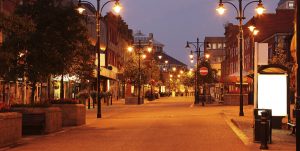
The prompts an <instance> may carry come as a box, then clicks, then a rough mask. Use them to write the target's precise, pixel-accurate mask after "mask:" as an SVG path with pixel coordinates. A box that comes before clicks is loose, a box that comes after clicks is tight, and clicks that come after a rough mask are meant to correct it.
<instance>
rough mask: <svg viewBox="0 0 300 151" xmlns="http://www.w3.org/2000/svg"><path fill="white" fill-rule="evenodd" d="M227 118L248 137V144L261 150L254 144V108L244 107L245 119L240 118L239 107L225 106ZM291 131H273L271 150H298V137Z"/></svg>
mask: <svg viewBox="0 0 300 151" xmlns="http://www.w3.org/2000/svg"><path fill="white" fill-rule="evenodd" d="M222 112H223V113H224V114H225V116H226V118H228V119H229V120H230V121H231V122H232V123H233V124H234V125H235V126H236V127H237V128H238V129H240V130H241V132H242V133H244V135H245V136H246V137H247V138H246V139H247V140H248V143H250V144H254V145H255V146H257V148H259V146H260V144H259V143H253V130H254V129H253V124H254V119H253V106H251V105H248V106H244V115H245V116H243V117H240V116H239V114H238V113H239V107H238V106H224V110H223V111H222ZM290 134H291V130H286V129H279V130H278V129H272V144H268V147H269V150H284V151H294V150H296V137H295V135H290Z"/></svg>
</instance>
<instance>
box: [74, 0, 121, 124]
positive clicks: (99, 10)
mask: <svg viewBox="0 0 300 151" xmlns="http://www.w3.org/2000/svg"><path fill="white" fill-rule="evenodd" d="M110 2H115V6H114V10H115V12H116V13H119V12H120V10H121V6H120V3H119V0H109V1H107V2H105V3H104V4H103V5H102V7H101V6H100V5H101V0H97V7H95V6H94V5H93V4H92V3H91V2H89V1H82V0H79V1H78V8H77V11H78V12H79V13H80V14H82V13H83V12H84V11H85V8H84V7H82V4H86V5H89V6H91V7H92V8H93V9H94V10H96V12H95V18H96V32H97V41H96V50H97V118H101V116H102V115H101V102H100V99H101V98H100V83H101V82H100V19H101V13H102V11H103V8H104V7H105V6H106V5H107V4H108V3H110Z"/></svg>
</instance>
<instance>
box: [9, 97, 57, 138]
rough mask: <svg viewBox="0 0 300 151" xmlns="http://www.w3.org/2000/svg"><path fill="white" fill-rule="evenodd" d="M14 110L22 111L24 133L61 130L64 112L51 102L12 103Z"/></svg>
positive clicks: (44, 132) (45, 132)
mask: <svg viewBox="0 0 300 151" xmlns="http://www.w3.org/2000/svg"><path fill="white" fill-rule="evenodd" d="M11 107H12V110H13V111H16V112H20V113H22V133H23V134H24V135H27V134H48V133H52V132H56V131H59V130H61V128H62V114H61V110H60V108H58V107H52V106H51V104H50V103H49V102H35V103H33V104H12V105H11Z"/></svg>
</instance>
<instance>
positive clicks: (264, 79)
mask: <svg viewBox="0 0 300 151" xmlns="http://www.w3.org/2000/svg"><path fill="white" fill-rule="evenodd" d="M258 108H259V109H272V116H286V115H287V75H286V74H258Z"/></svg>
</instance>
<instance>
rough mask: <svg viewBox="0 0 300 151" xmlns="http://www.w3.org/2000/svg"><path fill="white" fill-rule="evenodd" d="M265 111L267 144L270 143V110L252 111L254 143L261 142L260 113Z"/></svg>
mask: <svg viewBox="0 0 300 151" xmlns="http://www.w3.org/2000/svg"><path fill="white" fill-rule="evenodd" d="M262 111H266V112H267V113H268V115H267V122H268V124H267V125H268V129H269V130H268V133H267V137H268V143H269V144H271V143H272V110H271V109H254V130H253V136H254V137H253V138H254V142H257V143H259V142H260V141H261V133H262V126H261V114H260V113H261V112H262Z"/></svg>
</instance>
